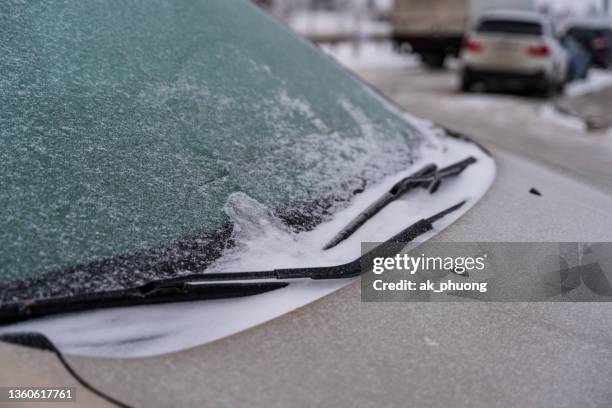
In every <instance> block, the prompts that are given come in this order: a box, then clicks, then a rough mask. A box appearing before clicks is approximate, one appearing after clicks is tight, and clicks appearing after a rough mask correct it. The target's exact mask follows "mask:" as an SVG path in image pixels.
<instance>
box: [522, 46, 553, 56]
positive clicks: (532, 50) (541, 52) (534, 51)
mask: <svg viewBox="0 0 612 408" xmlns="http://www.w3.org/2000/svg"><path fill="white" fill-rule="evenodd" d="M527 53H528V54H529V55H531V56H532V57H548V56H549V55H550V48H549V47H548V45H546V44H538V45H530V46H529V48H527Z"/></svg>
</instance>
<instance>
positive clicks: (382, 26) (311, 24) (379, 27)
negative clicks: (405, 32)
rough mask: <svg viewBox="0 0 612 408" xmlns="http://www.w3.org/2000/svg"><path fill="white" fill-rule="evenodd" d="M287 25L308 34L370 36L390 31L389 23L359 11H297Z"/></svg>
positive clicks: (305, 34) (302, 33) (300, 32)
mask: <svg viewBox="0 0 612 408" xmlns="http://www.w3.org/2000/svg"><path fill="white" fill-rule="evenodd" d="M288 24H289V26H290V27H291V28H292V29H293V30H294V31H296V32H298V33H299V34H301V35H304V36H306V37H309V36H366V37H367V36H372V35H387V34H389V33H390V32H391V26H390V25H389V23H386V22H381V21H374V20H371V19H368V18H366V17H365V15H364V16H361V15H359V13H352V12H347V11H338V12H329V11H312V10H306V11H299V12H295V13H293V14H292V15H291V17H290V18H289V21H288Z"/></svg>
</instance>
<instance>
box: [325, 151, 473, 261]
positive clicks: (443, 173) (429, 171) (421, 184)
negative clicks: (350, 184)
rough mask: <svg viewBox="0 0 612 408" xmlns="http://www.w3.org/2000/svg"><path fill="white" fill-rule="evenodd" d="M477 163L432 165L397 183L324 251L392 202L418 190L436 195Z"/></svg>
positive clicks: (466, 161) (469, 159)
mask: <svg viewBox="0 0 612 408" xmlns="http://www.w3.org/2000/svg"><path fill="white" fill-rule="evenodd" d="M474 163H476V159H475V158H474V157H468V158H467V159H465V160H462V161H460V162H458V163H455V164H453V165H450V166H448V167H445V168H443V169H440V170H438V167H437V166H436V165H435V164H430V165H427V166H425V167H424V168H422V169H421V170H419V171H417V172H416V173H414V174H412V175H410V176H408V177H406V178H404V179H403V180H401V181H399V182H398V183H396V184H395V185H394V186H393V187H392V188H391V190H389V191H388V192H386V193H385V194H384V195H383V196H382V197H380V198H379V199H378V200H376V202H374V203H373V204H372V205H370V206H369V207H368V208H367V209H366V210H365V211H363V212H362V213H361V214H359V215H358V216H357V217H356V218H355V219H354V220H353V221H351V222H350V223H349V224H347V226H346V227H344V228H343V229H342V230H341V231H340V232H339V233H338V234H336V236H334V238H333V239H332V240H331V241H329V242H328V243H327V244H326V245H325V246H324V247H323V249H324V250H328V249H331V248H333V247H335V246H336V245H338V244H339V243H341V242H342V241H344V240H345V239H347V238H348V237H350V236H351V235H353V234H354V233H355V231H357V230H358V229H359V228H361V227H362V226H363V224H365V223H366V222H367V221H368V220H369V219H371V218H372V217H373V216H375V215H376V214H378V213H379V212H380V211H381V210H382V209H383V208H385V207H386V206H387V205H389V204H390V203H391V202H393V201H395V200H397V199H398V198H400V197H401V196H402V195H404V194H406V193H407V192H409V191H411V190H414V189H417V188H426V189H429V192H430V193H431V194H433V193H435V192H436V191H437V190H438V188H439V187H440V184H441V183H442V181H443V180H445V179H447V178H450V177H456V176H458V175H459V174H461V173H462V172H463V171H464V170H465V169H466V168H468V167H469V166H471V165H472V164H474Z"/></svg>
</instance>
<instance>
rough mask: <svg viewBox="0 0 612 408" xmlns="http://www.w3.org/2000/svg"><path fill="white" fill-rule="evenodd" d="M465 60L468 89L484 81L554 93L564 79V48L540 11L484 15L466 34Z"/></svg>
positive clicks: (463, 83)
mask: <svg viewBox="0 0 612 408" xmlns="http://www.w3.org/2000/svg"><path fill="white" fill-rule="evenodd" d="M461 59H462V63H463V69H462V74H461V75H462V77H461V88H462V90H464V91H469V90H470V89H471V88H472V86H473V85H474V84H475V83H478V82H483V83H485V84H486V85H487V86H504V87H513V88H517V87H520V88H527V89H535V90H538V91H542V92H545V93H552V92H554V91H556V90H560V89H562V88H563V86H564V85H565V83H566V78H567V69H568V60H567V55H566V51H565V50H564V48H563V46H562V45H561V42H560V41H559V39H558V38H557V37H556V36H555V31H554V29H553V25H552V23H551V22H550V20H548V19H547V18H546V17H545V16H542V15H540V14H537V13H532V12H519V11H495V12H488V13H484V14H482V15H481V16H480V17H479V18H477V20H476V23H475V25H474V28H473V29H472V31H471V32H470V33H469V34H468V35H467V37H466V40H465V42H464V44H463V50H462V54H461Z"/></svg>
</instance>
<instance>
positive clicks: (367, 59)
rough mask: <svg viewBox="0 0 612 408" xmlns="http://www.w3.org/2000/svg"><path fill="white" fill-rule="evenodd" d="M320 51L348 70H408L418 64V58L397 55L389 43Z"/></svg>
mask: <svg viewBox="0 0 612 408" xmlns="http://www.w3.org/2000/svg"><path fill="white" fill-rule="evenodd" d="M321 49H322V50H323V51H324V52H325V53H326V54H328V55H329V56H331V57H332V58H334V59H335V60H336V61H337V62H338V63H340V64H341V65H344V66H345V67H347V68H349V69H353V70H355V69H372V68H408V67H414V66H417V65H419V64H420V62H419V59H418V57H416V56H414V55H410V54H398V53H397V52H395V51H394V50H393V48H392V46H391V43H390V42H373V41H364V42H359V43H357V44H353V43H340V44H337V45H323V46H321Z"/></svg>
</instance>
